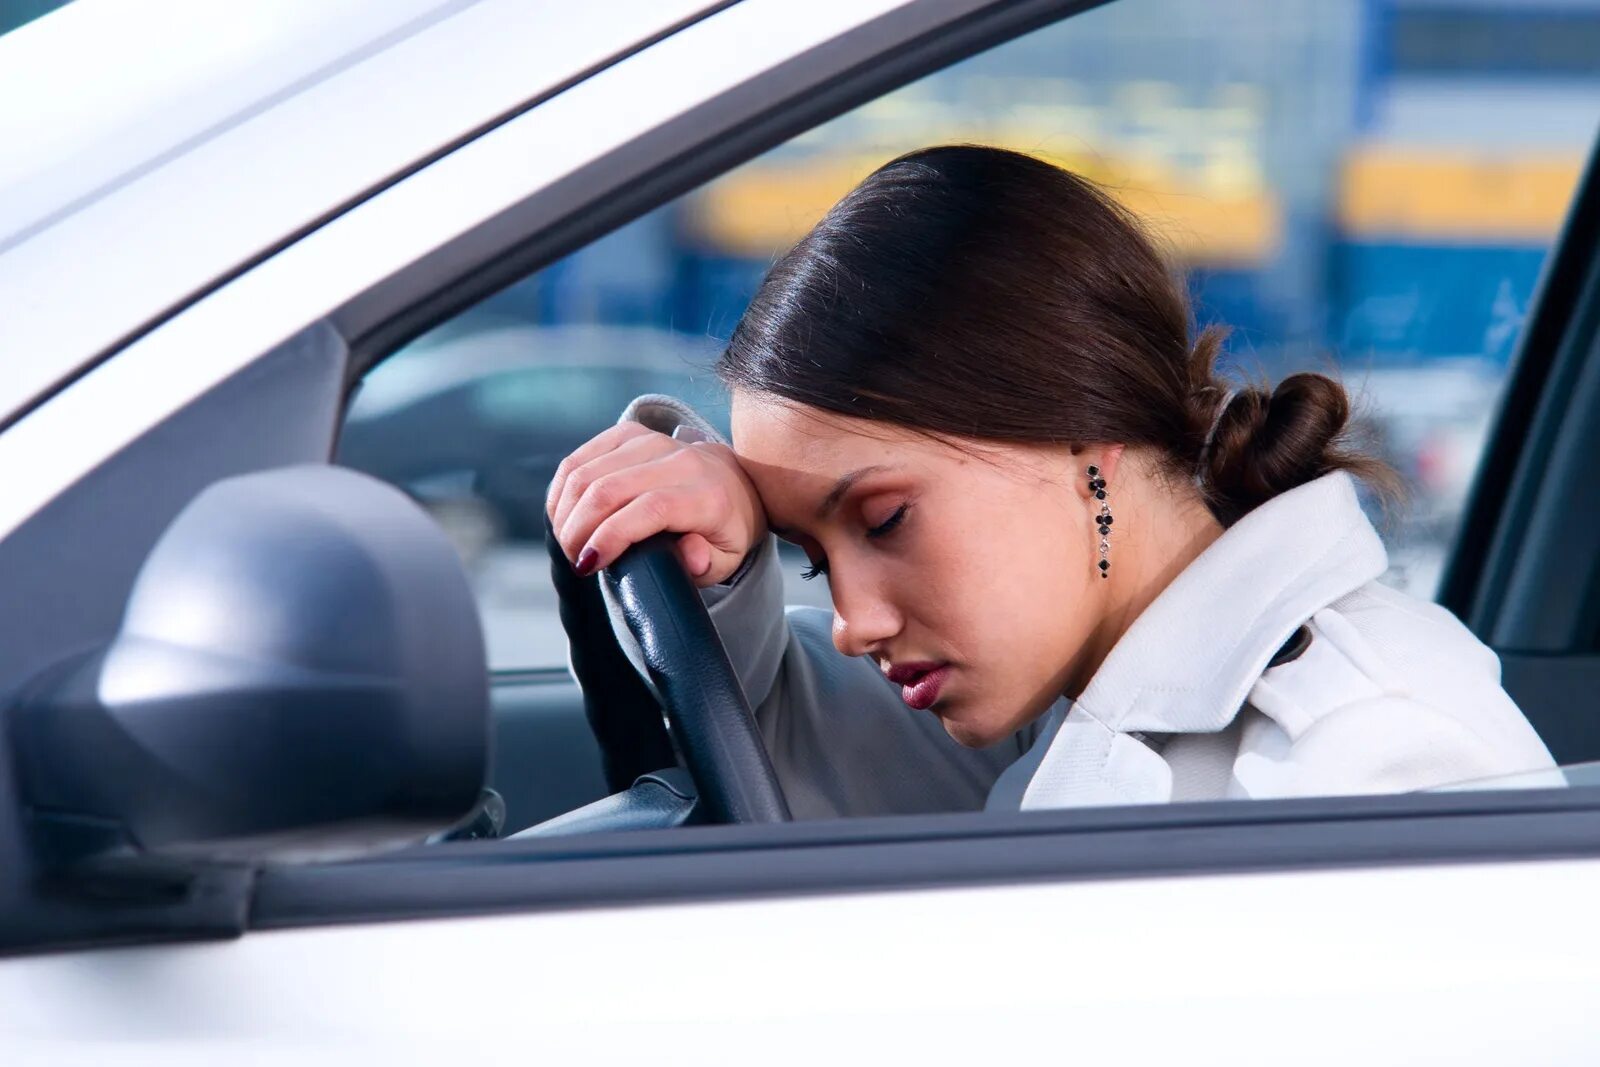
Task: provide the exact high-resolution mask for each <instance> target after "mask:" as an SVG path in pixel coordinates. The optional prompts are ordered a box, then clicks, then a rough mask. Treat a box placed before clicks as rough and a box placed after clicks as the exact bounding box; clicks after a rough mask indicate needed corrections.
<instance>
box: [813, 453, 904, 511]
mask: <svg viewBox="0 0 1600 1067" xmlns="http://www.w3.org/2000/svg"><path fill="white" fill-rule="evenodd" d="M888 469H889V468H888V467H885V466H883V465H882V464H875V465H873V466H871V467H862V468H861V469H860V470H853V471H851V472H850V473H849V474H846V475H845V476H844V477H842V478H840V479H839V480H838V481H836V482H834V483H833V488H832V489H830V490H828V495H827V496H825V497H823V498H822V503H821V504H818V505H817V518H819V519H826V518H827V517H828V516H829V515H830V514H832V512H833V510H834V509H835V508H837V507H838V506H839V501H841V500H843V499H844V495H845V494H846V493H848V492H849V491H850V487H851V486H852V485H855V484H856V483H857V482H859V481H860V480H861V479H862V478H865V477H866V476H867V475H869V474H876V473H877V472H878V471H884V470H888Z"/></svg>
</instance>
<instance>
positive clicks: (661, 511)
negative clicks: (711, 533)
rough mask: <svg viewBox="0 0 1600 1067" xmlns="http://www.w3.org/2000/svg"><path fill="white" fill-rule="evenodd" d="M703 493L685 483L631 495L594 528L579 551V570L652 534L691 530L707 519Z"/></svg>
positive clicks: (607, 561)
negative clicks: (684, 484)
mask: <svg viewBox="0 0 1600 1067" xmlns="http://www.w3.org/2000/svg"><path fill="white" fill-rule="evenodd" d="M708 507H709V501H708V500H707V498H706V495H705V494H704V493H702V492H698V491H696V490H695V489H693V488H690V487H688V486H668V487H665V488H661V489H652V490H650V491H649V492H647V493H644V494H642V495H640V496H637V497H634V498H633V500H631V501H629V502H628V504H627V505H626V506H625V507H623V508H621V509H620V510H618V511H616V512H613V513H612V514H611V515H610V516H609V517H608V518H607V519H606V520H605V521H604V522H602V523H601V524H600V525H599V526H597V527H596V528H595V531H594V533H593V534H592V535H591V536H590V537H589V540H588V543H587V544H585V545H584V547H583V548H581V549H580V550H579V552H578V572H579V573H580V574H592V573H594V572H595V571H597V570H599V569H600V568H602V567H609V566H610V565H611V564H612V563H613V562H615V560H616V558H617V557H618V556H620V555H622V553H623V552H625V551H627V550H628V547H629V546H630V545H635V544H638V543H639V542H640V541H643V540H644V539H645V538H646V537H649V536H650V535H651V534H658V533H660V532H662V531H663V530H670V531H676V532H679V533H682V532H685V531H688V530H693V529H694V528H695V527H696V526H697V525H699V524H700V523H702V522H704V521H705V519H706V515H705V512H706V511H707V510H708Z"/></svg>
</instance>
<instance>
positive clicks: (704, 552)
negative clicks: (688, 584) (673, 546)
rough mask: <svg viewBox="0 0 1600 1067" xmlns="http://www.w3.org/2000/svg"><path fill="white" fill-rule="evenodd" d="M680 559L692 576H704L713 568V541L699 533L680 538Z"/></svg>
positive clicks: (687, 534)
mask: <svg viewBox="0 0 1600 1067" xmlns="http://www.w3.org/2000/svg"><path fill="white" fill-rule="evenodd" d="M678 560H679V561H680V562H681V563H682V564H683V569H684V570H686V571H688V572H689V574H690V575H691V576H692V577H695V578H704V577H705V576H706V573H707V572H708V571H710V570H711V561H712V556H711V542H710V541H707V540H706V539H705V538H704V537H703V536H701V535H700V534H697V533H686V534H684V535H683V536H682V537H680V538H678Z"/></svg>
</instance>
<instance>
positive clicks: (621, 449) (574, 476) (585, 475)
mask: <svg viewBox="0 0 1600 1067" xmlns="http://www.w3.org/2000/svg"><path fill="white" fill-rule="evenodd" d="M682 448H683V446H682V445H679V444H675V443H673V441H672V439H671V438H670V437H667V436H666V435H665V434H659V433H655V432H654V431H646V432H645V434H644V435H643V436H635V437H630V438H628V439H627V440H625V441H623V442H622V443H621V444H619V445H617V446H616V447H615V448H613V449H612V450H611V451H610V452H606V453H603V454H601V455H599V456H596V457H594V458H593V459H591V460H589V461H588V462H587V463H585V464H583V465H582V466H580V467H578V468H576V469H574V470H573V471H572V472H571V473H570V474H568V475H567V478H566V482H565V483H564V484H563V485H562V487H561V494H560V496H559V497H558V498H557V500H556V505H555V510H553V511H552V512H551V513H550V525H551V527H552V528H554V529H556V530H561V529H562V528H564V527H565V526H566V524H567V521H568V520H569V519H570V518H571V517H572V511H573V509H574V508H575V507H576V506H577V504H578V501H580V500H582V499H583V497H584V495H585V494H586V493H588V491H589V490H590V488H592V487H593V486H594V485H595V484H596V483H598V482H600V481H602V480H603V479H606V478H608V477H610V476H612V475H614V474H616V473H617V472H618V471H624V470H627V469H628V468H629V467H637V466H640V465H642V464H646V463H649V462H650V461H652V460H655V459H660V458H661V457H662V456H666V455H670V454H671V453H673V452H677V451H679V450H681V449H682ZM617 503H618V505H621V504H623V503H626V501H623V500H619V501H617Z"/></svg>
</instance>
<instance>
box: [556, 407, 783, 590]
mask: <svg viewBox="0 0 1600 1067" xmlns="http://www.w3.org/2000/svg"><path fill="white" fill-rule="evenodd" d="M545 510H546V511H548V512H549V514H550V526H551V528H552V529H553V530H555V533H556V540H557V541H559V542H560V544H561V549H562V551H563V552H565V553H566V555H567V558H568V559H569V560H571V561H572V565H573V567H574V568H575V569H576V570H577V571H578V573H579V574H593V573H594V572H595V571H597V570H599V569H600V568H601V567H606V566H609V565H610V564H611V562H612V561H613V560H615V559H616V558H617V557H618V556H620V555H621V554H622V553H623V551H624V550H625V549H627V548H628V546H629V545H632V544H635V543H637V542H639V541H642V540H644V539H645V538H647V537H649V536H650V535H652V534H656V533H660V532H661V531H663V530H671V531H673V532H675V533H680V534H682V535H683V536H682V537H680V538H678V558H679V559H680V560H682V562H683V565H684V568H685V569H686V570H688V572H689V574H690V575H692V576H693V578H694V580H695V584H696V585H699V586H702V587H703V586H708V585H715V584H716V583H718V582H721V581H724V580H726V579H727V578H728V576H729V575H731V574H733V572H734V571H735V570H737V569H738V568H739V564H740V563H741V562H743V560H744V557H745V555H746V554H747V553H749V551H750V550H751V549H752V548H753V547H755V545H756V544H757V543H758V542H759V541H760V539H761V537H762V536H763V535H764V534H765V533H766V530H767V518H766V514H765V512H763V511H762V509H761V498H760V497H759V496H757V495H756V490H755V486H754V485H752V484H751V483H750V479H749V478H748V477H747V476H746V475H745V473H744V470H743V469H742V468H741V467H740V466H739V461H738V460H737V459H735V458H734V455H733V450H732V449H730V448H728V447H727V446H726V445H719V444H714V443H712V442H710V441H695V442H690V441H680V440H676V439H674V438H671V437H668V436H666V435H665V434H662V433H657V432H656V431H655V430H647V429H645V428H644V427H643V426H640V425H639V424H638V423H635V422H625V423H621V424H619V425H616V426H613V427H611V428H610V429H608V430H605V431H603V432H602V433H599V434H597V435H595V436H594V437H593V438H591V439H590V440H589V441H587V442H585V443H584V444H583V445H581V446H580V447H579V448H578V449H577V450H576V451H574V452H573V453H572V454H571V455H569V456H568V457H567V458H566V459H564V460H562V461H561V465H560V466H559V467H557V468H556V476H555V479H554V480H553V481H551V483H550V495H549V497H548V499H547V500H546V502H545Z"/></svg>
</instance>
